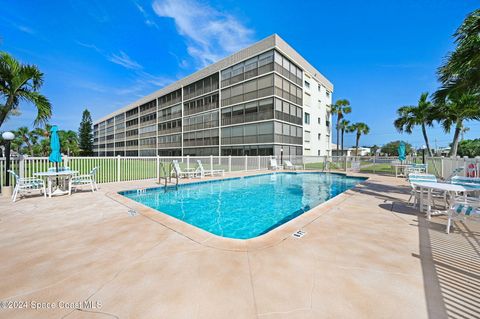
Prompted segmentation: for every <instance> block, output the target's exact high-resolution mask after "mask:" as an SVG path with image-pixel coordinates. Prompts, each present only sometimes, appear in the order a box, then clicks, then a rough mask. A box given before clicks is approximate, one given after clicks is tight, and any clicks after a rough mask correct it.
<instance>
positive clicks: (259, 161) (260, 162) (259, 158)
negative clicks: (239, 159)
mask: <svg viewBox="0 0 480 319" xmlns="http://www.w3.org/2000/svg"><path fill="white" fill-rule="evenodd" d="M257 159H258V170H261V169H262V160H261V157H260V155H258V156H257Z"/></svg>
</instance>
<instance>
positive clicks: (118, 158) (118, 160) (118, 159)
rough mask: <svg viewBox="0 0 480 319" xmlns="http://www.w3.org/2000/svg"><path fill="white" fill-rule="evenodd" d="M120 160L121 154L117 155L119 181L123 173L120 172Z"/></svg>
mask: <svg viewBox="0 0 480 319" xmlns="http://www.w3.org/2000/svg"><path fill="white" fill-rule="evenodd" d="M120 161H121V156H120V155H117V182H120V178H121V174H120V167H121V165H120Z"/></svg>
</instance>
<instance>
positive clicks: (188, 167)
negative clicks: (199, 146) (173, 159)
mask: <svg viewBox="0 0 480 319" xmlns="http://www.w3.org/2000/svg"><path fill="white" fill-rule="evenodd" d="M189 169H190V155H187V171H188V170H189Z"/></svg>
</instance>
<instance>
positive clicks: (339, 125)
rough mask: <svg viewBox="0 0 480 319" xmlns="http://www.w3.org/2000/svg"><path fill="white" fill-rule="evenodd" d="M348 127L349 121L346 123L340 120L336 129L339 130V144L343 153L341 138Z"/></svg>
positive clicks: (344, 120)
mask: <svg viewBox="0 0 480 319" xmlns="http://www.w3.org/2000/svg"><path fill="white" fill-rule="evenodd" d="M349 125H350V121H347V120H346V119H342V120H341V121H340V123H338V127H339V129H340V132H341V134H340V137H341V140H340V141H341V142H340V145H341V146H342V147H341V149H342V151H343V136H344V135H345V131H346V130H347V128H348V126H349Z"/></svg>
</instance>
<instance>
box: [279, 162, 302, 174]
mask: <svg viewBox="0 0 480 319" xmlns="http://www.w3.org/2000/svg"><path fill="white" fill-rule="evenodd" d="M283 162H284V163H285V169H289V170H294V171H295V170H297V169H302V168H303V166H300V165H293V164H292V162H290V161H289V160H285V161H283Z"/></svg>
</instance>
